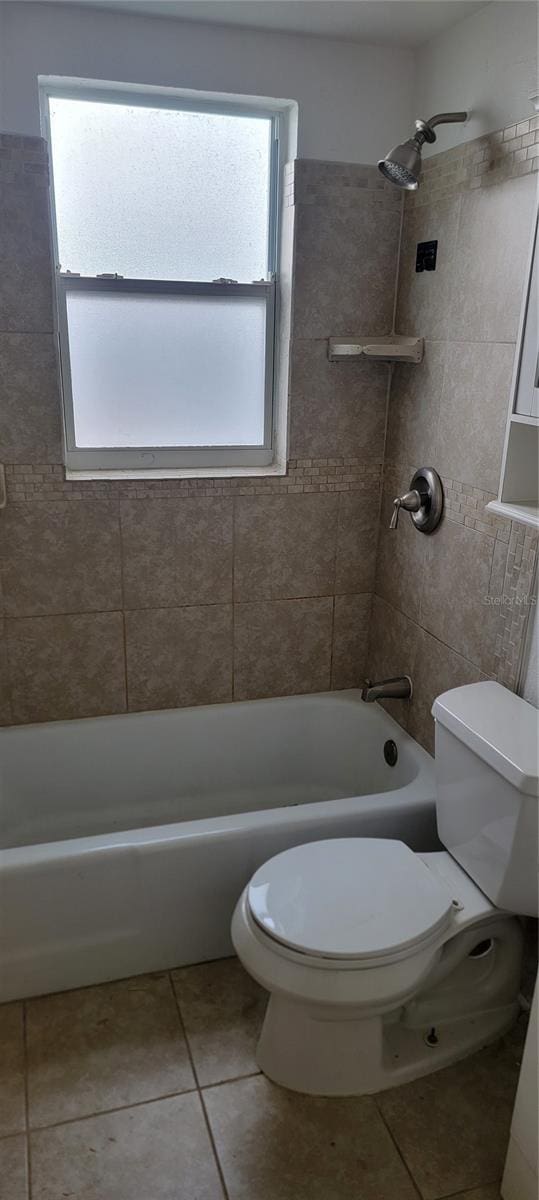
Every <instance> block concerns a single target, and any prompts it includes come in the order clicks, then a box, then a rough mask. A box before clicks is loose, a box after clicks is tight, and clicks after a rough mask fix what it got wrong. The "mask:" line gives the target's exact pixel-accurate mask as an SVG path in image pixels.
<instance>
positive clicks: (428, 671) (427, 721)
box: [408, 629, 485, 754]
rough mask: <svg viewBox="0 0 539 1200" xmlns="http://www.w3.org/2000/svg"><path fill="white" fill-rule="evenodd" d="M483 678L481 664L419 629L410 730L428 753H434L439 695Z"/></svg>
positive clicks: (409, 722)
mask: <svg viewBox="0 0 539 1200" xmlns="http://www.w3.org/2000/svg"><path fill="white" fill-rule="evenodd" d="M480 679H485V675H483V673H482V672H481V671H480V670H479V668H478V667H476V666H474V664H473V663H470V662H468V660H467V659H465V658H462V657H461V655H460V654H456V653H455V651H454V650H451V649H450V648H449V646H444V644H443V642H439V641H438V640H437V638H433V637H431V635H430V633H426V632H425V630H424V629H421V630H420V632H419V636H418V645H417V653H416V659H415V665H414V676H413V684H414V694H413V696H412V703H411V705H410V716H409V721H408V732H409V733H411V735H412V737H413V738H415V740H416V741H417V742H420V743H421V745H422V746H424V747H425V750H428V752H429V754H434V718H433V717H432V715H431V709H432V705H433V703H434V700H435V699H436V696H441V694H442V692H447V691H449V690H450V688H456V687H462V686H463V685H464V684H467V683H477V682H478V681H479V680H480Z"/></svg>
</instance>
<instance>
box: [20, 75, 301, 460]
mask: <svg viewBox="0 0 539 1200" xmlns="http://www.w3.org/2000/svg"><path fill="white" fill-rule="evenodd" d="M55 97H62V98H68V99H78V100H81V99H85V100H94V101H99V100H101V101H106V102H107V103H117V104H132V105H140V106H142V107H150V106H151V107H162V108H172V109H177V110H186V111H195V112H214V113H219V114H223V115H240V114H241V115H242V116H248V117H253V118H263V119H265V120H268V119H269V120H270V121H271V129H272V141H271V162H270V202H269V221H268V279H267V281H265V282H264V281H259V282H256V283H254V282H253V283H212V282H209V281H191V280H187V281H186V280H149V279H129V278H119V277H114V276H113V277H111V278H107V277H99V276H97V277H94V276H92V277H89V276H82V275H77V274H72V273H70V272H69V271H68V272H66V273H64V272H62V271H61V270H60V263H59V253H58V243H57V225H56V208H55V196H54V164H53V159H52V153H51V154H50V172H51V184H50V189H49V194H50V208H51V225H52V241H53V253H54V260H55V272H54V276H55V284H54V290H55V298H56V305H55V332H56V336H57V343H58V359H59V365H60V390H61V397H62V412H63V440H64V461H65V465H66V469H67V472H68V474H70V475H73V474H77V472H81V473H88V472H91V473H94V472H95V473H98V472H102V473H103V475H106V474H108V473H111V474H112V473H115V472H119V471H122V472H125V471H129V472H133V473H141V474H144V473H146V472H148V471H151V472H152V473H154V472H155V471H160V472H161V471H167V470H170V471H172V472H174V473H175V474H177V473H178V472H181V471H182V470H185V471H186V472H189V474H191V473H192V472H193V470H196V468H199V469H200V470H204V471H205V473H207V469H208V468H209V469H211V468H212V467H213V468H215V469H217V470H228V469H230V470H233V469H234V468H237V469H243V470H245V468H249V467H253V468H255V469H257V470H258V471H260V469H261V468H263V467H269V466H271V465H272V464H274V461H275V431H274V374H275V350H276V347H275V336H276V329H277V322H276V307H277V303H278V288H277V280H276V266H277V262H278V252H279V195H280V190H281V189H280V184H281V172H282V160H281V143H282V139H281V137H280V123H281V121H280V109H279V108H278V107H277V106H276V107H275V109H268V108H262V107H259V106H256V105H249V104H247V103H242V102H239V101H238V102H235V101H232V100H230V101H229V100H228V98H224V99H223V101H222V102H221V101H215V100H211V101H210V100H206V99H204V98H201V100H200V102H199V101H198V100H196V99H191V98H185V97H183V96H181V95H179V96H178V97H174V96H171V95H170V92H168V93H166V94H164V93H162V92H159V91H155V92H154V91H150V90H149V89H144V90H141V91H140V92H139V91H131V90H127V89H126V88H125V87H122V86H118V87H117V88H115V87H114V86H112V85H108V86H100V85H99V84H96V85H95V86H94V85H89V84H88V83H87V81H83V82H82V83H81V85H80V86H79V85H78V84H77V83H76V82H75V81H69V82H68V83H67V84H66V85H65V86H63V85H61V84H60V83H59V82H58V81H56V80H54V81H52V80H51V81H43V80H40V100H41V113H42V125H43V133H44V137H45V138H46V140H47V142H48V145H49V147H50V146H51V130H50V116H49V100H50V99H51V98H55ZM74 291H84V292H99V293H101V294H104V293H112V294H120V293H127V294H139V295H141V294H142V295H151V294H155V295H178V296H182V295H183V296H201V295H206V296H228V297H229V298H230V299H231V300H232V301H233V299H234V297H238V298H239V297H243V296H262V297H264V298H265V300H266V355H265V389H264V440H263V444H262V445H258V446H219V447H216V446H197V447H182V446H178V447H162V446H141V447H110V448H108V447H107V448H103V447H95V448H84V449H81V448H79V447H77V445H76V442H75V422H74V411H73V394H72V386H71V371H70V356H69V337H68V324H67V296H68V294H69V293H70V292H74Z"/></svg>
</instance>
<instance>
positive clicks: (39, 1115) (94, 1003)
mask: <svg viewBox="0 0 539 1200" xmlns="http://www.w3.org/2000/svg"><path fill="white" fill-rule="evenodd" d="M26 1012H27V1044H28V1106H29V1107H28V1119H29V1123H30V1127H31V1128H32V1129H36V1128H38V1127H39V1126H43V1125H54V1124H57V1123H58V1122H61V1121H70V1120H72V1119H73V1118H75V1117H84V1116H88V1115H90V1114H92V1113H98V1112H104V1111H106V1110H107V1109H110V1108H122V1107H125V1106H127V1105H129V1104H139V1103H141V1101H145V1100H156V1099H158V1098H159V1097H160V1096H167V1095H170V1094H172V1093H173V1092H185V1091H189V1090H190V1089H192V1088H194V1087H195V1080H194V1076H193V1072H192V1070H191V1067H190V1064H189V1056H188V1052H187V1046H186V1044H185V1038H184V1036H183V1033H182V1030H181V1025H180V1022H179V1019H178V1012H177V1008H176V1003H175V1000H174V996H173V994H172V990H171V987H170V981H169V979H168V976H167V975H164V974H163V975H141V976H139V977H137V978H135V979H126V980H122V981H121V982H120V983H109V984H100V986H99V987H90V988H82V989H79V990H77V991H74V992H63V993H62V994H60V995H56V996H44V997H43V998H41V999H39V1000H30V1001H29V1002H28V1003H27V1010H26Z"/></svg>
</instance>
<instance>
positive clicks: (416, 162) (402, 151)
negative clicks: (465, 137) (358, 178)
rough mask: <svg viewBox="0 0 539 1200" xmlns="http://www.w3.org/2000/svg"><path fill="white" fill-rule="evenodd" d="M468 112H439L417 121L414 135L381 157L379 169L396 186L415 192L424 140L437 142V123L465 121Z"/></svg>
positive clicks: (417, 184)
mask: <svg viewBox="0 0 539 1200" xmlns="http://www.w3.org/2000/svg"><path fill="white" fill-rule="evenodd" d="M467 116H468V114H467V113H465V112H456V113H438V114H437V115H436V116H435V117H431V118H430V120H428V121H416V123H415V133H414V136H413V137H411V138H408V141H407V142H401V143H400V145H399V146H394V147H393V150H390V151H389V153H388V154H386V156H385V158H381V159H380V161H379V163H378V170H379V171H381V173H382V175H384V176H385V178H386V179H389V181H390V183H394V184H395V185H396V187H400V188H404V189H405V190H406V191H409V192H415V191H416V189H417V187H418V186H419V177H420V175H421V165H422V164H421V150H422V148H423V144H424V142H435V141H436V134H435V132H434V126H435V125H448V124H450V123H453V122H454V121H465V120H466V119H467Z"/></svg>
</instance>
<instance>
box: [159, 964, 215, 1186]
mask: <svg viewBox="0 0 539 1200" xmlns="http://www.w3.org/2000/svg"><path fill="white" fill-rule="evenodd" d="M167 976H168V981H169V984H170V988H171V991H172V997H173V1000H174V1004H175V1006H176V1012H177V1014H178V1023H179V1026H180V1029H181V1031H182V1033H183V1036H184V1039H185V1045H186V1048H187V1054H188V1057H189V1062H190V1064H191V1070H192V1072H193V1078H194V1080H195V1084H196V1091H197V1095H198V1098H199V1101H200V1106H201V1108H202V1115H203V1119H204V1124H205V1126H206V1131H207V1134H208V1139H209V1142H210V1146H211V1149H212V1153H213V1157H214V1161H215V1166H216V1168H217V1174H218V1176H219V1182H220V1184H221V1188H222V1191H223V1200H230V1198H229V1194H228V1188H227V1186H226V1183H225V1177H224V1174H223V1169H222V1167H221V1162H220V1159H219V1155H218V1153H217V1146H216V1144H215V1139H214V1136H213V1131H212V1128H211V1123H210V1118H209V1116H208V1112H207V1109H206V1105H205V1103H204V1097H203V1094H202V1089H201V1087H200V1081H199V1078H198V1073H197V1069H196V1066H195V1060H194V1057H193V1052H192V1050H191V1045H190V1042H189V1038H188V1036H187V1030H186V1028H185V1024H184V1020H183V1016H182V1010H181V1005H180V1000H179V997H178V994H177V992H176V988H175V987H174V981H173V979H172V973H171V972H170V971H167Z"/></svg>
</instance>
